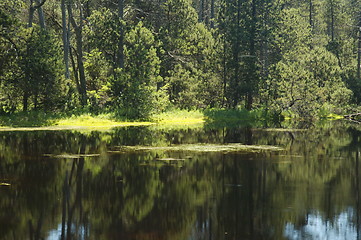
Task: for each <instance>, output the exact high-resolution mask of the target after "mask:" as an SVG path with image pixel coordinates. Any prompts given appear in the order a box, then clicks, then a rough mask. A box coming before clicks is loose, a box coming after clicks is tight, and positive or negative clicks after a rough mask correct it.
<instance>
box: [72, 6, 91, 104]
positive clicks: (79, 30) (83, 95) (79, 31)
mask: <svg viewBox="0 0 361 240" xmlns="http://www.w3.org/2000/svg"><path fill="white" fill-rule="evenodd" d="M70 3H71V2H70ZM71 5H72V4H69V5H68V14H69V20H70V22H71V25H72V26H73V28H74V31H75V38H76V57H77V65H78V72H79V82H80V92H79V94H80V102H81V104H82V106H85V105H86V104H87V91H86V79H85V69H84V62H83V13H82V9H81V6H80V16H79V17H80V21H79V22H80V23H79V25H78V24H77V23H76V21H75V19H74V16H73V11H72V8H71Z"/></svg>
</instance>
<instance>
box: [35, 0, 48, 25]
mask: <svg viewBox="0 0 361 240" xmlns="http://www.w3.org/2000/svg"><path fill="white" fill-rule="evenodd" d="M45 1H46V0H43V2H40V0H36V3H37V6H38V7H37V10H38V15H39V25H40V27H41V29H43V30H45V29H46V26H45V17H44V12H43V8H42V5H43V4H44V3H45Z"/></svg>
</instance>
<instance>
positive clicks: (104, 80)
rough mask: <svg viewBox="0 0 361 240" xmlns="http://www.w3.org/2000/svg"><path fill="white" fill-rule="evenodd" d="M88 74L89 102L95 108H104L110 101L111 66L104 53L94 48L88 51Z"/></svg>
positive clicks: (86, 60)
mask: <svg viewBox="0 0 361 240" xmlns="http://www.w3.org/2000/svg"><path fill="white" fill-rule="evenodd" d="M84 68H85V72H86V75H87V80H88V81H87V90H88V98H89V103H90V105H91V107H92V108H93V110H96V109H102V108H104V107H105V106H106V105H107V104H109V102H110V96H109V93H110V82H109V77H108V76H109V73H110V71H111V68H110V66H109V63H108V62H107V61H106V60H105V57H104V56H103V53H102V52H100V51H99V50H98V49H93V50H92V51H91V52H90V53H87V54H86V56H85V61H84Z"/></svg>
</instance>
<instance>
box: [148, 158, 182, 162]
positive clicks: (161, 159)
mask: <svg viewBox="0 0 361 240" xmlns="http://www.w3.org/2000/svg"><path fill="white" fill-rule="evenodd" d="M155 160H157V161H166V162H171V161H185V159H183V158H156V159H155Z"/></svg>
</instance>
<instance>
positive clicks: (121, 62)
mask: <svg viewBox="0 0 361 240" xmlns="http://www.w3.org/2000/svg"><path fill="white" fill-rule="evenodd" d="M118 17H119V20H120V25H119V33H120V34H119V35H120V36H119V43H118V48H119V68H124V29H123V17H124V0H118Z"/></svg>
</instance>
